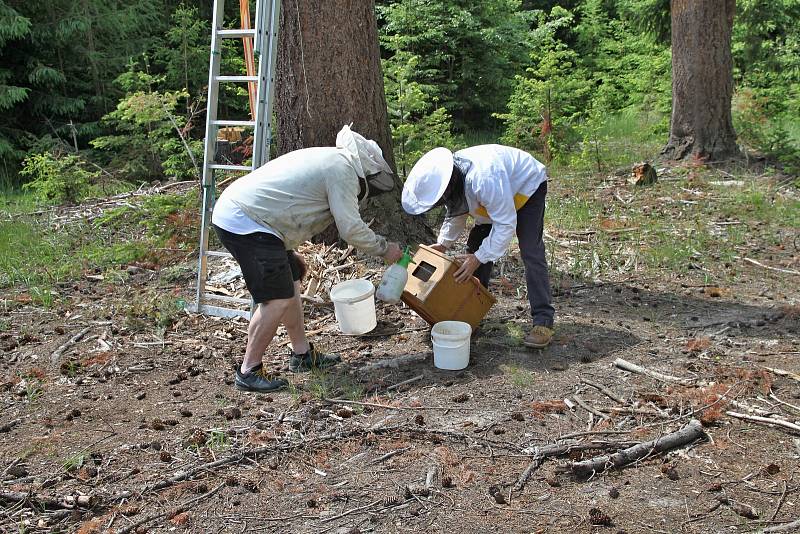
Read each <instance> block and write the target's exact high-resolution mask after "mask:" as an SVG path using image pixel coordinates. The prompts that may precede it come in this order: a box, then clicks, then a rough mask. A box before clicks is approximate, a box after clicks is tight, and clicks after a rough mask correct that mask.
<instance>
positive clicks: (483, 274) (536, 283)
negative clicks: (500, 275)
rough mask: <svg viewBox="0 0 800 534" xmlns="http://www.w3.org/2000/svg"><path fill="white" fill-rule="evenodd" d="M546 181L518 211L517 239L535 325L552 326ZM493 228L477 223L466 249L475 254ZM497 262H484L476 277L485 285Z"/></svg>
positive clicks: (553, 313) (553, 314)
mask: <svg viewBox="0 0 800 534" xmlns="http://www.w3.org/2000/svg"><path fill="white" fill-rule="evenodd" d="M546 196H547V182H542V185H540V186H539V189H537V190H536V192H535V193H534V194H533V195H532V196H531V198H529V199H528V201H527V202H526V203H525V205H524V206H522V207H521V208H520V209H519V210H518V211H517V239H518V240H519V253H520V256H521V257H522V263H523V265H524V266H525V283H526V285H527V287H528V302H529V303H530V306H531V316H532V317H533V324H534V325H542V326H547V327H551V328H552V326H553V318H554V316H555V309H554V308H553V305H552V303H551V295H550V276H549V274H548V272H547V256H546V252H545V248H544V239H543V236H544V205H545V197H546ZM491 230H492V225H491V224H476V225H475V226H473V227H472V230H471V231H470V233H469V237H468V238H467V251H468V252H469V253H470V254H474V253H475V251H477V250H478V249H479V248H480V246H481V243H483V240H484V239H486V238H487V237H488V235H489V232H490V231H491ZM493 267H494V262H491V261H490V262H487V263H483V264H481V266H480V267H478V268H477V269H476V270H475V276H476V277H477V278H478V280H480V282H481V284H483V286H484V287H486V288H488V287H489V280H490V279H491V277H492V268H493Z"/></svg>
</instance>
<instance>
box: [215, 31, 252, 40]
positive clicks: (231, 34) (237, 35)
mask: <svg viewBox="0 0 800 534" xmlns="http://www.w3.org/2000/svg"><path fill="white" fill-rule="evenodd" d="M217 35H218V36H219V37H223V38H227V39H241V38H242V37H255V36H256V31H255V30H217Z"/></svg>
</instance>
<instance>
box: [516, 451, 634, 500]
mask: <svg viewBox="0 0 800 534" xmlns="http://www.w3.org/2000/svg"><path fill="white" fill-rule="evenodd" d="M629 443H630V442H628V443H615V442H610V441H596V442H592V443H554V444H551V445H544V446H542V447H536V448H534V450H533V458H531V463H529V464H528V467H526V468H525V471H523V472H522V474H521V475H520V476H519V478H518V479H517V482H516V483H515V484H514V487H513V488H512V489H513V490H514V491H520V490H521V489H522V488H524V487H525V484H526V483H527V482H528V480H529V479H530V478H531V475H533V473H534V472H535V471H536V470H537V469H539V467H541V465H542V464H543V463H544V461H545V460H546V459H547V458H552V457H554V456H563V455H564V454H569V453H571V452H574V451H586V450H592V449H595V450H596V449H608V448H612V447H619V446H624V445H627V444H629Z"/></svg>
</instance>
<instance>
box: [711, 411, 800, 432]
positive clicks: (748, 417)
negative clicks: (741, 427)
mask: <svg viewBox="0 0 800 534" xmlns="http://www.w3.org/2000/svg"><path fill="white" fill-rule="evenodd" d="M725 413H726V414H728V415H730V416H731V417H735V418H736V419H744V420H746V421H753V422H754V423H766V424H768V425H777V426H782V427H784V428H788V429H789V430H794V431H795V432H800V425H796V424H794V423H790V422H789V421H784V420H783V419H775V418H774V417H761V416H759V415H746V414H743V413H738V412H725Z"/></svg>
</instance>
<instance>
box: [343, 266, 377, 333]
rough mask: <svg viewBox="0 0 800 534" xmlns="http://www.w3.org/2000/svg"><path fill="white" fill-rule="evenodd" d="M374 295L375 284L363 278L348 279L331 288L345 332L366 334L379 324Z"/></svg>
mask: <svg viewBox="0 0 800 534" xmlns="http://www.w3.org/2000/svg"><path fill="white" fill-rule="evenodd" d="M374 295H375V286H373V285H372V282H370V281H369V280H364V279H363V278H356V279H355V280H346V281H344V282H341V283H339V284H336V285H335V286H333V287H332V288H331V300H332V301H333V308H334V313H335V315H336V321H337V322H338V323H339V330H341V331H342V333H343V334H350V335H358V334H366V333H367V332H369V331H370V330H372V329H373V328H375V326H377V324H378V319H377V316H376V315H375V296H374Z"/></svg>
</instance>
